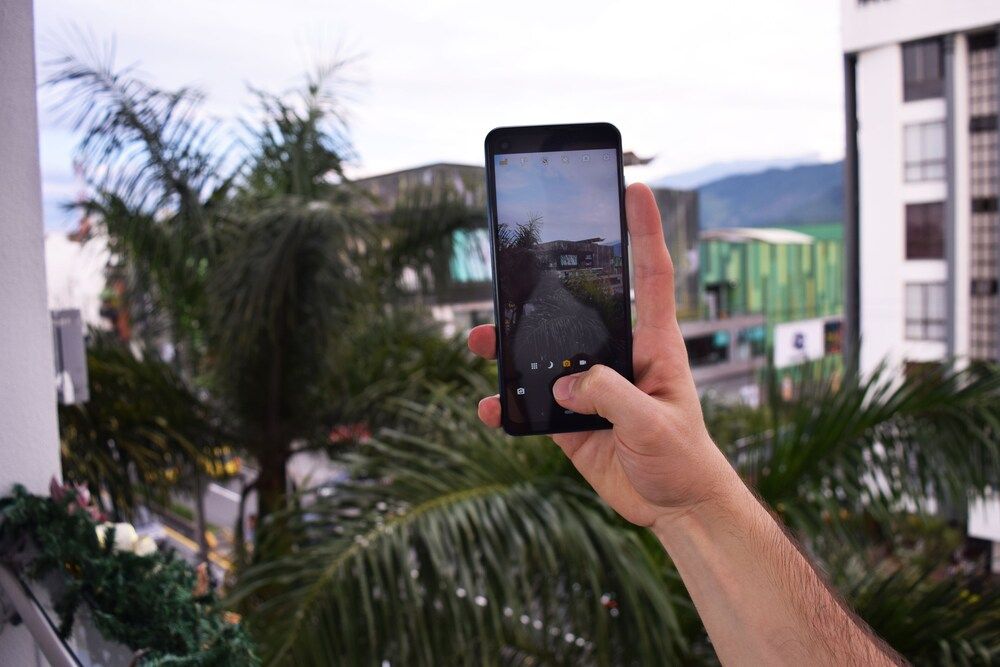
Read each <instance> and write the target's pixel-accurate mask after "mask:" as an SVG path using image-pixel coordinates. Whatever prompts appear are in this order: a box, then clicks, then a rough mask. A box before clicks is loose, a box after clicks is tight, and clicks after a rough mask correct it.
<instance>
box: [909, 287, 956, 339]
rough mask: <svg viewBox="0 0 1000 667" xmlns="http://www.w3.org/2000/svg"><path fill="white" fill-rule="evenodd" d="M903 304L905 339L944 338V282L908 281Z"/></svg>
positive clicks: (945, 316)
mask: <svg viewBox="0 0 1000 667" xmlns="http://www.w3.org/2000/svg"><path fill="white" fill-rule="evenodd" d="M905 306H906V338H907V339H909V340H944V339H945V333H946V318H947V315H946V310H947V309H946V307H945V287H944V283H908V284H907V285H906V304H905Z"/></svg>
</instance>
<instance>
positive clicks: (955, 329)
mask: <svg viewBox="0 0 1000 667" xmlns="http://www.w3.org/2000/svg"><path fill="white" fill-rule="evenodd" d="M842 19H843V21H842V23H843V26H842V28H843V48H844V75H845V77H844V78H845V101H846V126H847V146H846V162H845V164H846V167H845V169H846V178H845V187H846V191H847V208H846V229H845V251H846V262H847V266H846V274H847V289H846V293H845V310H846V323H845V324H846V334H847V340H848V341H849V343H850V344H853V345H855V346H859V347H860V359H861V365H862V368H864V369H871V368H874V367H875V366H876V365H877V364H878V363H879V362H880V361H881V360H883V359H886V358H888V359H889V360H891V361H893V362H897V363H900V362H902V363H915V364H916V363H926V362H934V361H937V360H940V359H943V358H946V357H951V356H957V357H961V358H967V359H971V360H976V359H990V360H997V359H1000V295H998V278H1000V263H998V243H1000V218H998V215H1000V214H998V211H997V198H998V195H1000V166H998V165H1000V146H998V141H997V136H998V135H997V111H998V99H1000V57H998V53H1000V52H998V39H997V38H998V26H1000V2H996V0H949V1H947V2H944V1H942V0H842ZM859 340H860V342H858V341H859ZM855 349H857V348H855Z"/></svg>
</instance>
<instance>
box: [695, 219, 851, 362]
mask: <svg viewBox="0 0 1000 667" xmlns="http://www.w3.org/2000/svg"><path fill="white" fill-rule="evenodd" d="M843 233H844V232H843V225H841V224H840V223H830V224H826V225H803V226H800V227H796V228H794V229H783V228H732V229H713V230H709V231H705V232H702V234H701V242H700V244H699V245H700V248H699V253H700V256H701V260H700V264H701V272H700V273H701V276H700V280H701V290H702V295H701V303H702V311H701V312H702V317H703V318H705V319H710V320H712V319H725V318H728V317H734V316H740V315H750V314H759V315H763V316H764V321H765V322H766V324H767V335H766V341H767V344H768V346H770V343H771V340H772V336H771V334H772V330H773V327H774V325H775V324H780V323H782V322H790V321H794V320H804V319H809V318H816V317H828V316H834V315H841V314H842V313H843V309H844V299H843V296H844V291H843V284H844V261H843V257H844V243H843Z"/></svg>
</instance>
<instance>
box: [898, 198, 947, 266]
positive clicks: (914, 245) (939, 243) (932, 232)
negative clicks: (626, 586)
mask: <svg viewBox="0 0 1000 667" xmlns="http://www.w3.org/2000/svg"><path fill="white" fill-rule="evenodd" d="M906 259H944V204H942V203H941V202H934V203H931V204H907V205H906Z"/></svg>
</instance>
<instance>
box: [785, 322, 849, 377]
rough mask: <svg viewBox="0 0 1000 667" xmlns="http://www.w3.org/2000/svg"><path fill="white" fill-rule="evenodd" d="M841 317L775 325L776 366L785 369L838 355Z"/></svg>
mask: <svg viewBox="0 0 1000 667" xmlns="http://www.w3.org/2000/svg"><path fill="white" fill-rule="evenodd" d="M840 331H841V320H840V318H823V317H821V318H816V319H811V320H798V321H796V322H785V323H783V324H776V325H774V367H775V368H785V367H788V366H795V365H796V364H801V363H805V362H807V361H815V360H817V359H822V358H823V357H825V356H826V355H827V354H838V353H839V352H840V348H841V335H840Z"/></svg>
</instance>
